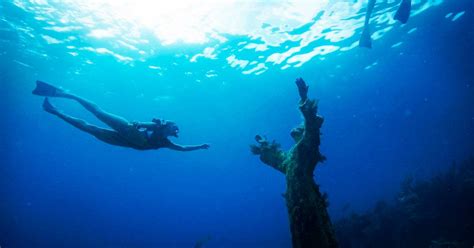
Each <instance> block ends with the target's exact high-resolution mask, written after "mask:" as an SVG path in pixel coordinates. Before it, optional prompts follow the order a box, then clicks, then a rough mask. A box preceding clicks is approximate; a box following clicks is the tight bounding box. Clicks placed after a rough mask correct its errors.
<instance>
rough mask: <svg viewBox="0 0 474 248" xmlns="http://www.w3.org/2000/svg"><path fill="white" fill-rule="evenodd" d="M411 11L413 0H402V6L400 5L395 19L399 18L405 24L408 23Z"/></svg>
mask: <svg viewBox="0 0 474 248" xmlns="http://www.w3.org/2000/svg"><path fill="white" fill-rule="evenodd" d="M410 11H411V0H402V3H401V4H400V7H398V10H397V13H395V17H394V18H395V20H398V21H400V22H401V23H403V24H405V23H407V22H408V18H410Z"/></svg>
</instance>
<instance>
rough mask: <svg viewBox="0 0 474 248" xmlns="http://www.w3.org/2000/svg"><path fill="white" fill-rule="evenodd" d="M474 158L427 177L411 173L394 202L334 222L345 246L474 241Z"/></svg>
mask: <svg viewBox="0 0 474 248" xmlns="http://www.w3.org/2000/svg"><path fill="white" fill-rule="evenodd" d="M473 196H474V157H471V158H470V159H468V160H466V161H464V162H462V163H461V164H460V165H457V164H456V163H453V165H452V166H451V167H450V168H449V170H447V171H445V172H441V173H438V174H437V175H435V176H434V177H432V178H431V179H429V180H418V181H417V180H415V178H414V177H413V176H408V177H406V179H405V180H404V181H403V182H402V184H401V188H400V192H399V193H398V196H397V198H396V199H395V203H393V204H388V203H386V202H384V201H379V202H378V203H377V204H376V205H375V207H374V208H373V209H372V210H370V211H368V212H367V213H364V214H355V213H353V214H350V215H349V216H347V217H344V218H342V219H340V220H338V221H337V222H336V223H335V230H336V235H337V238H338V241H339V244H340V245H341V247H343V248H344V247H349V248H358V247H369V248H370V247H393V248H395V247H397V248H399V247H430V248H464V247H472V246H473V244H474V198H473Z"/></svg>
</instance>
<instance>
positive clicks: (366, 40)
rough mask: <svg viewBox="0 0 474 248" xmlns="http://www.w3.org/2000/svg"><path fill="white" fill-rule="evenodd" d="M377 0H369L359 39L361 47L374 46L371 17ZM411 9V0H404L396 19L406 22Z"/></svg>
mask: <svg viewBox="0 0 474 248" xmlns="http://www.w3.org/2000/svg"><path fill="white" fill-rule="evenodd" d="M376 1H377V0H369V3H368V5H367V12H366V14H365V22H364V29H363V30H362V35H361V36H360V40H359V47H366V48H372V39H371V38H370V36H371V33H370V25H369V24H370V23H369V21H370V17H371V16H372V11H373V10H374V6H375V2H376ZM410 11H411V0H402V2H401V3H400V6H399V7H398V10H397V13H395V16H394V19H395V20H398V21H400V22H401V23H403V24H405V23H407V22H408V18H409V17H410Z"/></svg>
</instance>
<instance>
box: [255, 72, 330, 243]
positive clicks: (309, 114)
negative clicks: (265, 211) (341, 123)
mask: <svg viewBox="0 0 474 248" xmlns="http://www.w3.org/2000/svg"><path fill="white" fill-rule="evenodd" d="M296 85H297V87H298V91H299V95H300V97H301V99H300V102H299V109H300V111H301V113H302V114H303V117H304V124H303V125H302V126H300V127H297V128H294V129H293V130H292V131H291V137H292V138H293V139H294V141H295V143H296V144H295V145H294V146H293V147H292V148H291V149H290V150H289V151H287V152H284V151H282V150H281V149H280V145H279V144H278V143H277V142H275V141H272V142H268V141H267V140H266V139H265V138H263V137H262V136H260V135H257V136H256V137H255V140H256V141H257V143H258V145H252V146H250V148H251V151H252V153H253V154H255V155H259V156H260V160H261V161H262V162H263V163H265V164H267V165H269V166H271V167H273V168H274V169H276V170H278V171H280V172H282V173H283V174H285V176H286V193H285V194H283V197H284V198H285V200H286V206H287V209H288V215H289V220H290V231H291V239H292V244H293V247H294V248H300V247H321V248H330V247H331V248H333V247H338V245H337V241H336V239H335V236H334V230H333V228H332V224H331V220H330V218H329V214H328V212H327V207H328V204H327V199H326V198H327V197H326V195H325V194H321V192H320V190H319V186H318V185H317V184H316V183H315V182H314V178H313V172H314V169H315V168H316V164H317V163H319V162H323V161H324V160H325V157H324V156H323V155H322V154H321V153H320V152H319V144H320V134H321V133H320V128H321V125H322V124H323V118H322V117H321V116H318V115H317V112H318V105H317V101H316V100H311V99H308V97H307V93H308V85H306V83H305V82H304V81H303V79H301V78H298V79H296Z"/></svg>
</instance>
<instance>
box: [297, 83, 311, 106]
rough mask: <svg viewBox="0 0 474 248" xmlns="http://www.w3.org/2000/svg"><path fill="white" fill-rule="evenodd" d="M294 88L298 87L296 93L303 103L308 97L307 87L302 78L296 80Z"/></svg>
mask: <svg viewBox="0 0 474 248" xmlns="http://www.w3.org/2000/svg"><path fill="white" fill-rule="evenodd" d="M295 83H296V86H297V87H298V92H299V94H300V97H301V100H303V101H305V100H306V98H307V97H308V96H307V95H308V88H309V86H308V85H307V84H306V83H305V81H304V80H303V79H302V78H297V79H296V81H295Z"/></svg>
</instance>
